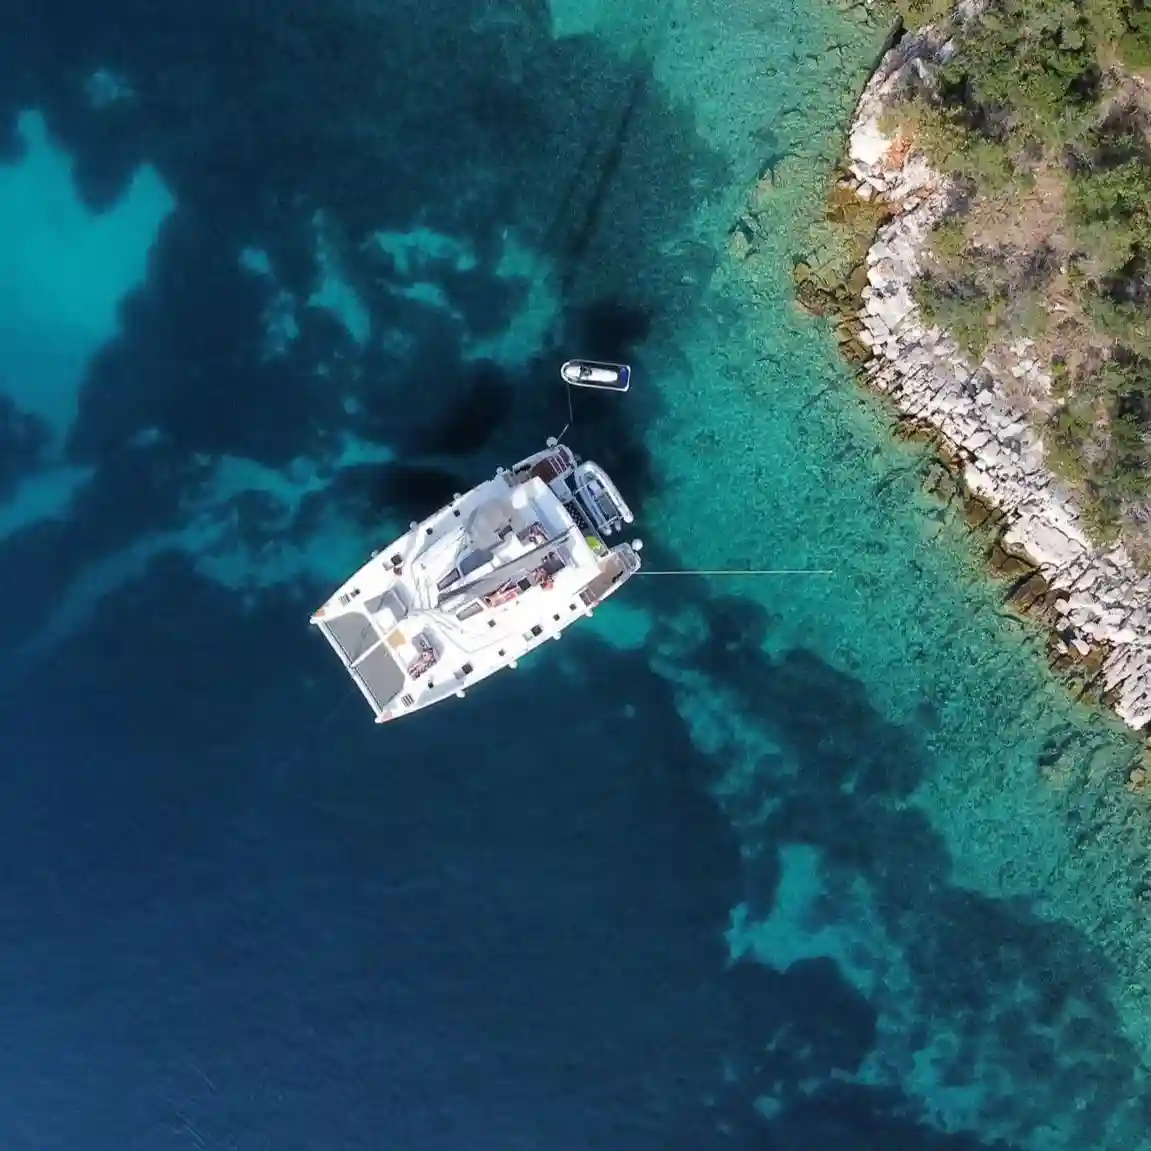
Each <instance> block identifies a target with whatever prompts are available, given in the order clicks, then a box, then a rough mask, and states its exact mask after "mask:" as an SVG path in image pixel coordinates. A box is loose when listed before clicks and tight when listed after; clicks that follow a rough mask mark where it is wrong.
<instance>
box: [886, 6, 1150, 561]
mask: <svg viewBox="0 0 1151 1151" xmlns="http://www.w3.org/2000/svg"><path fill="white" fill-rule="evenodd" d="M898 2H899V4H900V6H901V14H902V17H903V20H904V23H905V25H906V26H907V27H908V28H912V29H913V28H915V27H917V26H920V25H922V24H924V23H928V22H931V23H934V24H935V25H936V26H937V27H939V26H940V25H941V24H947V25H950V27H948V29H947V31H948V33H949V34H951V35H952V36H953V42H952V49H953V50H952V52H951V55H950V57H949V58H948V59H947V61H946V63H944V64H943V65H942V66H941V67H940V68H939V69H938V71H937V72H936V73H935V74H934V75H933V76H931V77H930V78H929V80H928V82H927V83H926V84H924V85H922V86H920V87H918V88H917V89H916V90H915V91H914V92H912V93H910V94H909V95H908V96H907V98H906V100H905V102H904V103H903V104H902V105H901V106H900V107H899V108H898V109H897V110H896V111H895V113H894V115H895V117H896V118H897V120H898V123H899V125H900V128H901V130H902V131H903V132H904V133H905V134H909V135H911V136H912V137H913V138H914V140H915V143H916V145H917V147H919V148H920V149H921V150H922V151H923V152H924V153H925V154H926V155H927V157H928V159H929V160H930V162H931V163H932V166H933V167H935V168H936V169H937V170H940V171H943V172H946V173H948V174H949V175H951V176H953V177H954V178H955V180H956V186H957V189H958V195H957V196H956V198H955V201H954V203H953V206H952V211H951V212H950V213H949V214H948V215H947V216H946V217H945V218H943V219H942V220H941V221H940V222H939V224H938V225H937V226H936V228H935V231H934V233H933V234H932V236H931V238H930V239H931V244H930V258H929V259H928V260H926V261H925V262H924V271H923V275H922V277H921V278H920V280H919V282H918V284H917V294H918V298H919V303H920V306H921V308H922V310H923V312H924V314H925V315H926V316H927V318H928V319H930V320H931V321H933V322H935V323H937V324H938V325H939V326H940V327H941V328H944V329H946V330H947V331H948V332H950V334H951V335H952V336H953V337H954V338H955V339H956V340H957V341H959V342H960V343H961V344H962V345H963V346H964V347H965V348H966V349H967V350H968V351H969V352H970V353H972V355H973V356H975V357H977V358H978V357H982V356H983V355H985V354H987V353H988V352H994V351H995V350H996V349H1005V348H1006V349H1014V350H1015V352H1016V354H1018V353H1019V351H1020V349H1026V354H1027V355H1028V356H1030V357H1033V358H1034V361H1035V362H1036V363H1040V364H1042V365H1043V366H1044V367H1045V368H1046V369H1047V371H1048V373H1049V374H1050V376H1051V378H1052V379H1053V381H1054V385H1053V387H1052V388H1051V389H1050V390H1049V391H1044V392H1043V393H1042V394H1040V393H1039V392H1038V391H1036V393H1035V394H1033V395H1026V396H1022V397H1019V398H1020V400H1021V402H1022V403H1023V404H1024V405H1025V407H1026V409H1027V410H1029V411H1030V412H1031V415H1032V417H1033V419H1035V420H1036V421H1037V424H1038V426H1039V428H1040V431H1041V433H1042V437H1043V442H1044V448H1045V451H1046V454H1047V459H1048V463H1049V465H1050V466H1051V467H1052V469H1053V470H1054V471H1056V472H1057V473H1058V474H1060V475H1061V476H1062V477H1063V478H1064V479H1065V480H1066V481H1068V482H1069V483H1071V484H1073V485H1074V486H1075V487H1076V489H1077V490H1078V491H1079V492H1080V495H1081V502H1082V503H1083V504H1084V507H1085V510H1086V511H1087V512H1088V513H1089V523H1090V525H1091V527H1092V530H1093V531H1094V533H1095V534H1096V535H1097V537H1099V538H1100V539H1101V540H1108V539H1113V538H1114V537H1115V534H1116V533H1117V532H1118V531H1120V530H1123V536H1124V539H1125V540H1127V539H1128V535H1129V534H1130V535H1134V536H1136V537H1139V538H1141V539H1142V540H1143V541H1146V540H1147V539H1148V538H1151V0H1146V2H1147V3H1148V7H1143V6H1142V0H995V2H994V3H992V4H982V3H981V0H963V3H961V4H960V6H959V10H958V11H955V10H953V9H952V7H951V5H950V4H947V3H945V0H898ZM1027 341H1029V342H1027ZM1022 386H1023V385H1021V387H1022ZM1128 528H1130V529H1133V530H1132V531H1131V532H1130V533H1129V532H1128V531H1127V530H1126V529H1128ZM1135 550H1137V551H1142V550H1144V549H1141V548H1139V549H1135Z"/></svg>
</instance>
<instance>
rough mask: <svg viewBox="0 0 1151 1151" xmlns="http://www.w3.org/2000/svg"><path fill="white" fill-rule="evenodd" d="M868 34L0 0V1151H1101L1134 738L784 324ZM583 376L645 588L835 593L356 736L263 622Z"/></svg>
mask: <svg viewBox="0 0 1151 1151" xmlns="http://www.w3.org/2000/svg"><path fill="white" fill-rule="evenodd" d="M884 34H885V29H884V28H883V27H881V26H880V22H879V21H874V22H869V21H868V20H867V19H866V18H865V16H864V12H863V10H862V9H854V10H850V11H841V10H839V9H836V8H834V7H832V6H830V4H828V3H827V2H826V0H756V2H748V0H675V2H670V3H660V4H657V3H654V2H653V0H629V3H628V4H620V3H610V4H609V3H607V0H602V2H600V3H598V4H597V3H596V2H595V0H586V2H585V0H556V2H555V3H554V4H553V5H552V6H550V7H549V6H548V5H547V4H545V3H543V2H542V0H422V2H420V3H415V2H414V0H388V2H384V0H378V2H377V0H322V2H321V0H290V2H288V3H285V4H278V5H273V4H266V3H264V4H261V3H252V2H248V0H200V2H198V3H191V2H190V0H171V2H169V3H164V4H159V3H157V2H156V0H108V3H106V4H80V3H76V2H75V0H72V2H67V0H7V2H6V3H5V4H4V12H3V17H2V20H0V572H2V575H0V588H2V589H3V595H2V596H0V787H2V790H0V1085H2V1088H0V1149H2V1151H135V1149H140V1151H184V1149H188V1148H193V1149H211V1151H217V1149H228V1151H265V1149H266V1151H295V1149H301V1151H303V1149H307V1151H360V1149H372V1151H377V1149H386V1151H587V1149H589V1148H595V1149H603V1151H657V1149H658V1151H713V1149H714V1151H724V1149H730V1151H753V1149H756V1151H774V1149H779V1151H825V1149H831V1148H836V1149H838V1148H843V1149H852V1151H855V1149H861V1151H879V1149H883V1151H927V1149H930V1151H976V1149H980V1148H988V1149H990V1148H995V1149H996V1151H1007V1149H1027V1151H1047V1149H1052V1151H1094V1149H1100V1151H1110V1149H1122V1151H1139V1149H1141V1148H1144V1147H1149V1146H1151V1134H1149V1133H1151V1096H1149V1095H1148V1090H1147V1088H1148V1083H1147V1079H1148V1072H1147V1069H1148V1065H1149V1060H1151V1006H1149V1004H1148V1001H1147V995H1146V990H1147V988H1148V987H1149V986H1151V929H1149V926H1148V924H1149V920H1151V903H1149V900H1151V864H1149V860H1148V844H1149V843H1151V832H1149V828H1148V818H1149V817H1148V812H1147V810H1146V808H1145V806H1144V804H1143V803H1142V801H1141V800H1139V799H1138V798H1137V797H1134V796H1132V795H1130V794H1129V793H1128V791H1127V790H1126V789H1125V787H1124V783H1125V780H1126V777H1127V773H1128V771H1129V770H1130V768H1131V766H1132V765H1133V763H1135V762H1137V759H1138V756H1139V751H1140V746H1139V743H1138V741H1137V740H1136V739H1135V738H1134V737H1133V736H1132V735H1131V734H1130V733H1127V732H1126V731H1125V730H1124V729H1123V728H1122V727H1121V726H1120V725H1119V723H1118V722H1117V721H1116V720H1114V719H1111V718H1109V717H1107V716H1105V715H1102V714H1099V713H1097V712H1092V711H1088V710H1086V709H1085V708H1082V707H1080V706H1078V705H1076V704H1075V703H1073V702H1072V700H1071V698H1070V696H1069V695H1068V694H1067V693H1066V691H1065V690H1064V689H1063V687H1062V686H1060V685H1059V684H1058V683H1056V682H1055V681H1054V679H1053V678H1052V677H1051V675H1050V673H1049V672H1048V670H1047V668H1046V664H1045V661H1044V657H1043V646H1044V637H1043V636H1042V635H1041V634H1040V633H1039V632H1038V631H1036V630H1035V629H1034V628H1033V627H1032V626H1031V625H1030V624H1028V623H1024V622H1021V621H1019V620H1018V619H1016V618H1015V617H1013V616H1012V615H1011V614H1010V613H1009V612H1007V611H1006V610H1005V609H1004V608H1003V606H1002V599H1003V595H1004V588H1003V587H1002V586H998V585H996V584H994V583H992V582H991V581H990V579H989V578H988V577H987V576H986V575H985V574H984V572H983V571H982V569H981V567H980V564H979V562H978V559H977V546H976V545H973V543H972V541H971V540H970V538H969V537H968V534H967V532H966V529H965V527H964V525H963V522H962V517H958V518H957V517H956V516H955V515H954V513H952V512H950V511H948V510H946V509H944V508H942V507H941V506H939V505H938V504H937V503H933V502H932V501H931V500H930V499H929V498H928V497H927V496H925V495H924V494H923V493H922V490H921V480H922V476H923V472H924V469H925V468H926V467H927V466H928V462H929V461H928V458H927V457H926V455H925V454H924V452H923V450H922V449H919V448H915V447H913V446H907V445H902V446H900V445H897V444H896V443H895V441H894V440H893V439H892V438H891V436H890V429H889V426H888V425H889V422H890V417H889V415H888V414H887V413H886V412H885V411H884V410H883V409H882V408H881V407H880V406H879V405H878V404H877V403H875V402H874V401H873V400H871V399H870V398H868V397H867V396H865V395H864V394H863V393H861V392H860V390H859V389H858V388H857V387H856V385H855V384H854V382H853V381H852V380H851V379H850V377H849V376H848V374H847V372H846V371H845V370H844V368H843V367H842V366H841V365H840V363H839V362H838V360H837V357H836V352H835V347H834V342H833V340H832V338H831V336H830V334H829V333H828V331H827V330H826V329H825V328H823V327H822V326H820V325H819V324H818V323H816V322H814V321H811V320H809V319H807V318H805V317H803V316H802V315H801V314H800V313H799V312H798V311H797V310H796V309H795V307H794V305H793V302H792V298H791V289H790V279H789V272H790V267H791V264H792V262H793V261H794V260H796V259H799V258H803V257H804V256H805V255H806V249H805V248H804V245H805V243H807V242H808V241H807V240H806V239H805V237H806V236H807V235H808V231H807V225H808V224H809V223H810V221H811V220H812V219H813V218H814V217H816V216H817V215H818V214H819V212H820V202H821V196H822V186H823V184H822V182H823V180H824V178H825V177H826V175H827V173H828V171H829V170H830V168H831V166H832V164H833V163H834V161H835V159H836V156H837V155H838V152H839V149H840V144H841V140H842V132H843V130H844V128H845V125H846V124H847V122H848V119H849V116H850V111H851V107H852V104H853V102H854V98H855V96H856V94H857V93H858V90H859V88H860V87H861V85H862V84H863V82H864V80H865V77H866V74H867V71H868V69H869V67H870V65H871V64H873V63H874V61H875V59H876V56H877V54H878V52H879V51H880V50H881V48H882V45H883V40H884ZM750 210H754V213H755V220H754V221H751V220H750V217H748V216H747V213H748V212H749V211H750ZM741 218H742V219H744V220H745V221H748V222H746V223H745V224H744V225H740V220H741ZM737 229H741V235H742V239H741V240H740V241H739V243H740V244H744V245H745V241H746V240H747V238H748V237H750V238H751V248H752V255H751V257H750V258H749V259H748V260H746V261H742V260H736V259H733V258H732V256H731V254H730V249H731V246H732V234H733V231H735V230H737ZM577 354H583V355H588V356H593V357H596V356H598V357H603V358H626V359H627V360H629V361H630V362H631V363H632V365H633V369H634V381H635V382H634V384H633V387H632V390H631V392H630V393H629V394H628V395H627V396H626V397H619V396H610V395H599V394H594V393H579V394H577V395H575V397H574V411H573V415H574V421H573V422H572V427H571V428H570V429H569V430H568V432H567V435H566V439H567V441H568V442H570V443H571V444H572V445H573V446H574V447H575V448H576V450H577V451H579V452H581V454H584V455H589V456H591V457H593V458H595V459H597V460H598V461H599V462H600V463H602V464H603V465H605V467H607V468H608V469H609V470H610V471H611V473H612V474H613V476H614V478H616V480H617V481H618V482H619V484H620V486H621V488H622V489H623V490H624V492H625V493H626V495H627V496H628V497H629V499H630V501H631V503H632V506H633V508H634V509H635V510H636V512H637V530H638V531H639V532H640V534H642V536H643V537H644V539H645V542H646V545H647V547H646V551H645V553H644V555H645V558H646V561H647V564H648V567H649V568H651V569H657V570H704V569H724V568H739V569H747V568H769V569H792V568H805V569H808V568H810V569H819V570H821V571H826V572H828V573H830V574H822V575H810V576H782V575H781V576H765V577H730V576H728V577H724V576H671V577H658V576H647V577H645V578H640V579H637V580H635V581H634V582H633V583H631V584H629V586H628V587H627V589H626V590H625V591H624V592H623V593H622V594H621V595H619V596H617V597H615V598H614V599H613V600H612V601H611V602H610V603H609V604H608V605H606V606H605V607H604V609H603V610H601V611H598V612H597V613H596V614H595V616H594V618H593V619H592V620H590V621H585V622H584V623H583V624H581V625H579V626H577V627H576V628H574V629H573V630H572V631H570V632H569V633H568V634H567V636H566V637H565V639H564V641H563V642H562V643H560V644H549V645H547V650H543V651H540V652H539V653H538V654H536V655H534V656H533V657H531V659H529V660H525V661H524V662H523V663H522V665H521V666H520V668H519V669H518V670H517V671H515V672H509V673H507V674H504V675H502V676H500V677H497V679H495V680H493V681H491V682H489V683H488V684H485V685H484V686H483V687H481V688H479V689H477V690H476V691H474V692H470V693H469V695H468V698H467V699H465V700H463V701H457V702H454V703H453V704H451V705H446V706H444V707H443V708H442V709H441V710H437V711H435V712H434V713H429V714H427V715H424V716H421V717H419V718H415V719H412V720H410V721H407V722H405V723H402V724H393V725H389V726H387V727H385V728H378V727H375V726H374V725H373V724H372V723H371V722H370V715H369V713H368V710H367V708H366V706H365V705H364V703H363V701H362V699H360V698H359V696H358V695H357V694H356V693H355V689H354V688H353V687H352V685H351V684H350V682H349V681H348V680H347V678H346V677H345V675H344V674H343V672H342V671H341V669H340V668H339V667H338V666H337V664H336V662H335V660H334V659H333V657H332V653H331V652H330V651H329V650H328V649H327V647H326V645H325V644H324V643H323V641H322V640H321V639H319V638H318V637H317V636H316V635H315V634H314V632H313V631H312V630H311V629H309V628H308V626H307V618H308V614H309V612H310V611H311V609H312V608H314V607H315V606H316V605H317V604H318V603H319V602H321V601H322V600H323V599H324V598H326V596H327V594H328V593H329V592H330V590H331V588H332V587H333V586H334V585H335V584H337V583H338V582H340V581H341V580H342V579H343V578H344V576H346V575H347V574H348V573H349V572H350V571H351V570H352V569H353V568H354V567H355V566H357V565H358V564H359V563H361V562H362V561H363V560H364V559H365V558H366V557H367V555H368V554H369V553H370V552H371V551H372V550H374V549H375V548H376V547H379V546H382V545H384V544H386V543H387V542H388V541H389V540H390V539H392V538H393V537H394V536H395V535H397V534H399V533H400V532H401V531H402V530H404V528H405V527H406V525H407V523H408V521H409V520H411V519H412V518H415V517H418V516H422V515H423V514H426V513H427V512H428V511H429V510H431V509H432V508H434V507H435V506H437V505H438V504H439V503H440V502H441V501H443V500H444V499H446V498H447V497H449V496H450V495H451V494H452V493H453V492H454V491H459V490H462V489H464V488H465V487H468V486H471V485H472V484H474V483H476V482H477V481H479V480H480V479H482V478H484V477H486V476H487V475H489V474H490V473H492V472H493V471H494V469H495V468H496V467H497V466H499V465H501V464H502V465H507V464H510V463H511V462H513V461H514V460H516V459H518V458H520V457H522V456H524V455H526V454H528V453H529V452H531V451H533V450H536V449H537V448H538V447H540V446H542V443H543V440H544V438H545V437H546V436H548V435H550V434H557V433H559V432H560V431H561V429H562V428H563V426H564V424H566V423H567V422H568V411H567V402H566V398H565V394H564V391H563V388H562V386H561V385H560V384H559V380H558V376H557V368H558V365H559V363H560V362H561V361H562V360H563V359H565V358H567V357H568V356H571V355H577Z"/></svg>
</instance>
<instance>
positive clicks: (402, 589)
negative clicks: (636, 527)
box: [313, 446, 639, 721]
mask: <svg viewBox="0 0 1151 1151" xmlns="http://www.w3.org/2000/svg"><path fill="white" fill-rule="evenodd" d="M620 508H622V509H623V511H622V512H621V511H620V510H619V509H620ZM609 516H613V517H614V521H615V522H616V523H617V524H618V523H619V522H620V521H621V520H622V519H623V518H625V517H626V519H627V520H628V521H630V518H631V515H630V512H628V511H627V508H626V504H624V503H623V501H622V499H621V498H620V497H619V495H618V493H617V492H616V491H615V489H614V486H612V485H611V483H610V481H609V480H607V478H606V477H605V476H603V473H602V472H601V471H600V470H599V469H597V468H596V467H595V465H582V466H581V467H580V468H579V469H576V467H575V460H574V457H572V456H571V454H570V452H569V451H568V449H566V448H564V447H562V446H561V447H558V448H556V449H554V450H552V451H550V452H545V453H539V454H538V456H537V457H529V460H528V461H525V463H524V465H521V466H520V467H518V468H517V469H515V470H513V471H512V472H501V473H500V474H497V475H496V477H495V478H494V479H491V480H488V481H486V482H485V483H482V484H480V485H479V486H478V487H476V488H474V489H472V491H470V492H468V493H466V494H465V495H462V496H458V497H456V498H455V499H454V500H453V501H452V503H451V504H449V505H448V506H447V507H445V508H442V509H440V510H439V511H438V512H436V513H435V514H434V515H432V516H431V517H429V518H428V519H426V520H424V521H422V522H420V523H416V524H413V525H412V527H411V529H410V530H409V531H408V532H407V534H406V535H404V536H402V537H400V539H398V540H397V541H396V542H395V543H394V544H393V545H392V546H391V547H389V548H387V549H385V550H384V551H383V552H381V553H380V554H378V555H376V556H374V557H373V558H372V559H371V560H370V561H369V562H368V563H367V564H365V565H364V567H362V568H361V569H360V570H359V571H358V572H356V573H355V575H354V576H352V578H351V579H350V580H348V581H347V583H345V584H344V585H343V587H341V588H340V589H339V590H338V591H337V592H336V594H335V595H334V596H332V597H331V599H329V600H328V602H327V603H326V604H325V605H324V607H323V608H321V609H320V610H319V611H318V612H317V613H316V614H315V616H313V622H314V623H316V624H317V625H318V626H319V628H320V630H321V631H322V632H323V634H324V635H325V636H326V638H327V639H328V641H329V643H330V644H331V646H332V647H333V648H334V649H335V651H336V652H337V654H339V656H340V658H341V659H342V661H343V663H344V665H345V666H346V667H347V668H348V671H349V673H350V674H351V676H352V678H353V680H354V681H355V682H356V684H357V686H358V687H359V688H360V691H361V692H362V693H363V695H364V697H365V698H366V699H367V700H368V702H369V703H370V704H371V705H372V709H373V711H374V712H375V714H376V719H377V721H382V720H385V719H390V718H394V717H396V716H397V715H402V714H405V713H406V712H408V711H413V710H418V709H419V708H422V707H425V706H428V705H429V704H431V703H434V702H437V701H438V700H440V699H443V698H446V697H448V696H451V695H459V694H462V693H463V692H464V691H465V690H466V689H467V688H468V687H469V686H471V685H472V684H473V683H475V682H478V681H479V680H481V679H484V678H486V677H487V676H488V675H491V674H492V673H493V672H495V671H498V670H500V669H501V668H503V667H508V666H511V667H514V666H515V665H516V661H517V660H518V659H519V658H520V657H522V656H523V655H525V654H527V653H528V652H529V651H531V650H533V649H534V648H536V647H538V646H539V645H540V644H541V643H543V642H544V641H546V640H548V639H558V638H559V636H560V634H561V632H562V631H563V630H564V628H566V627H567V626H568V625H569V624H570V623H572V622H574V620H576V619H578V618H579V617H580V616H582V615H586V614H590V612H591V610H592V608H593V607H594V606H595V604H597V603H598V602H599V601H600V600H601V599H603V598H604V597H605V596H606V595H609V594H610V593H611V592H612V591H613V590H615V588H616V587H617V586H618V585H619V583H621V582H622V581H623V580H624V579H626V578H627V577H628V576H629V575H631V574H632V573H633V572H634V571H635V570H637V569H638V567H639V559H638V556H637V555H636V552H635V551H634V550H633V549H632V548H631V547H630V546H629V545H627V544H618V545H616V546H615V547H614V548H610V549H609V548H608V547H607V546H606V544H605V543H604V541H603V539H602V538H601V532H600V531H599V530H597V524H596V523H593V521H598V527H600V528H602V527H604V526H605V525H606V524H608V519H607V517H609ZM610 530H611V528H610V526H608V527H607V531H608V532H610Z"/></svg>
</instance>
